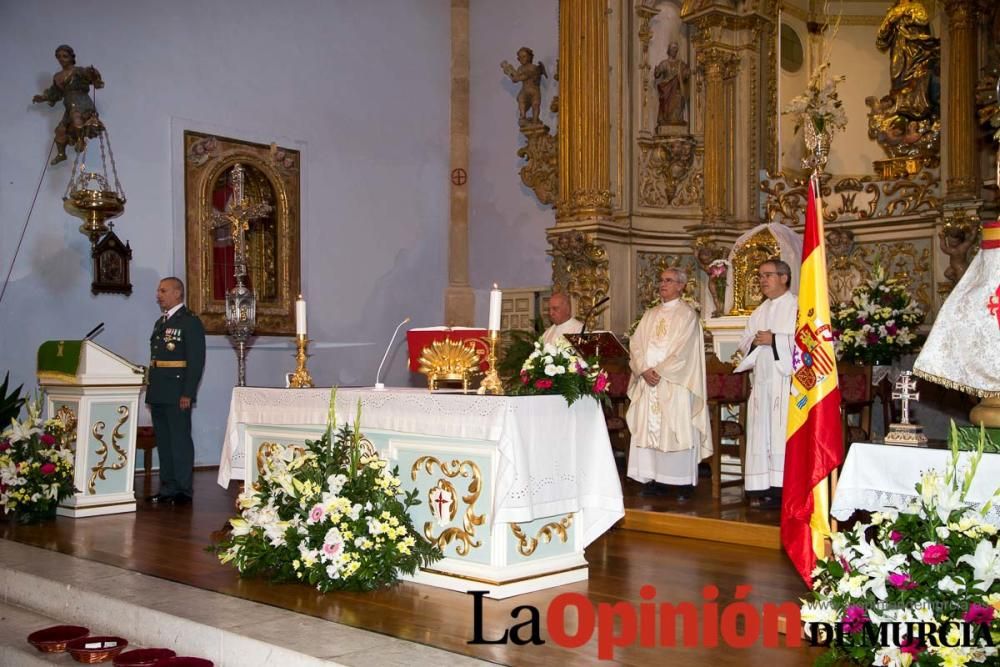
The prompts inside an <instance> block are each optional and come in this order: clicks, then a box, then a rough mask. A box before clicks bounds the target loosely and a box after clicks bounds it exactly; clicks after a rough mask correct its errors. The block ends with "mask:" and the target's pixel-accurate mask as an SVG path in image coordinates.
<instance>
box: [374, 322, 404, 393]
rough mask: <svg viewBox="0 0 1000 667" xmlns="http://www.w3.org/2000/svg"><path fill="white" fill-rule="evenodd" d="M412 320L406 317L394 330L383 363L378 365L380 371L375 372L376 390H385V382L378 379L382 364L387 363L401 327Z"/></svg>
mask: <svg viewBox="0 0 1000 667" xmlns="http://www.w3.org/2000/svg"><path fill="white" fill-rule="evenodd" d="M409 321H410V318H409V317H407V318H404V319H403V321H402V322H400V323H399V324H397V325H396V330H395V331H393V332H392V338H390V339H389V345H387V346H386V348H385V354H383V355H382V363H380V364H379V365H378V372H377V373H375V391H385V383H383V382H379V381H378V379H379V378H380V377H382V366H384V365H385V360H386V357H388V356H389V350H391V349H392V344H393V343H394V342H395V340H396V334H398V333H399V329H400V327H402V326H403V325H404V324H406V323H407V322H409Z"/></svg>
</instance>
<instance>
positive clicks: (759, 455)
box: [737, 260, 798, 508]
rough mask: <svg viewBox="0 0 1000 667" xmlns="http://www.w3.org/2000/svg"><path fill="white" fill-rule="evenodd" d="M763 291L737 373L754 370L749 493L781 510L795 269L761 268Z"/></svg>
mask: <svg viewBox="0 0 1000 667" xmlns="http://www.w3.org/2000/svg"><path fill="white" fill-rule="evenodd" d="M757 279H758V280H759V281H760V291H761V293H762V294H763V295H764V296H765V297H767V299H766V300H765V301H764V302H763V303H761V304H760V305H759V306H757V309H756V310H754V311H753V314H751V315H750V320H749V321H748V322H747V326H746V329H744V331H743V338H742V339H741V340H740V350H741V351H742V352H743V353H744V355H745V356H744V358H743V362H742V363H741V364H740V365H739V366H738V367H737V370H738V371H746V370H753V386H752V388H751V390H750V400H749V404H748V409H747V452H746V457H747V460H746V467H745V469H744V472H745V477H744V488H745V489H746V491H747V492H748V493H750V495H756V496H760V497H761V506H763V507H767V508H777V507H780V506H781V486H782V480H783V476H784V471H785V438H786V433H785V431H786V429H787V427H788V397H789V394H790V393H791V386H792V349H793V348H794V345H795V318H796V313H797V310H798V298H797V297H796V296H795V294H794V293H793V292H792V291H791V290H790V289H789V285H790V284H791V279H792V271H791V268H790V267H789V266H788V264H786V263H785V262H783V261H781V260H772V261H768V262H764V263H763V264H761V265H760V266H759V267H758V268H757Z"/></svg>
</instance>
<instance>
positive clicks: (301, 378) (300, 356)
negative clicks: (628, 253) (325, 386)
mask: <svg viewBox="0 0 1000 667" xmlns="http://www.w3.org/2000/svg"><path fill="white" fill-rule="evenodd" d="M295 345H296V347H298V351H297V352H296V353H295V372H294V373H292V376H291V378H289V380H288V386H289V387H292V388H295V389H303V388H305V387H311V386H313V379H312V376H311V375H309V371H308V370H307V369H306V357H308V356H309V355H308V354H306V347H308V345H309V339H308V338H306V335H305V334H299V335H298V336H296V337H295Z"/></svg>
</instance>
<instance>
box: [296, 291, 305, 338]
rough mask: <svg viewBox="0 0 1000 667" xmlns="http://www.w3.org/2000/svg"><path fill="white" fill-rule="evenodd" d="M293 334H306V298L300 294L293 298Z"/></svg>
mask: <svg viewBox="0 0 1000 667" xmlns="http://www.w3.org/2000/svg"><path fill="white" fill-rule="evenodd" d="M295 335H296V336H305V335H306V300H305V299H303V298H302V295H301V294H300V295H299V298H298V299H296V300H295Z"/></svg>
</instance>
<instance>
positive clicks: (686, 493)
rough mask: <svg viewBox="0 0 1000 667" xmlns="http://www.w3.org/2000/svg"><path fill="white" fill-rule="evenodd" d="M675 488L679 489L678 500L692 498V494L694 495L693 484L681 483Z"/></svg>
mask: <svg viewBox="0 0 1000 667" xmlns="http://www.w3.org/2000/svg"><path fill="white" fill-rule="evenodd" d="M674 488H676V489H677V500H680V501H685V500H691V496H693V495H694V485H693V484H681V485H679V486H676V487H674Z"/></svg>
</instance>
